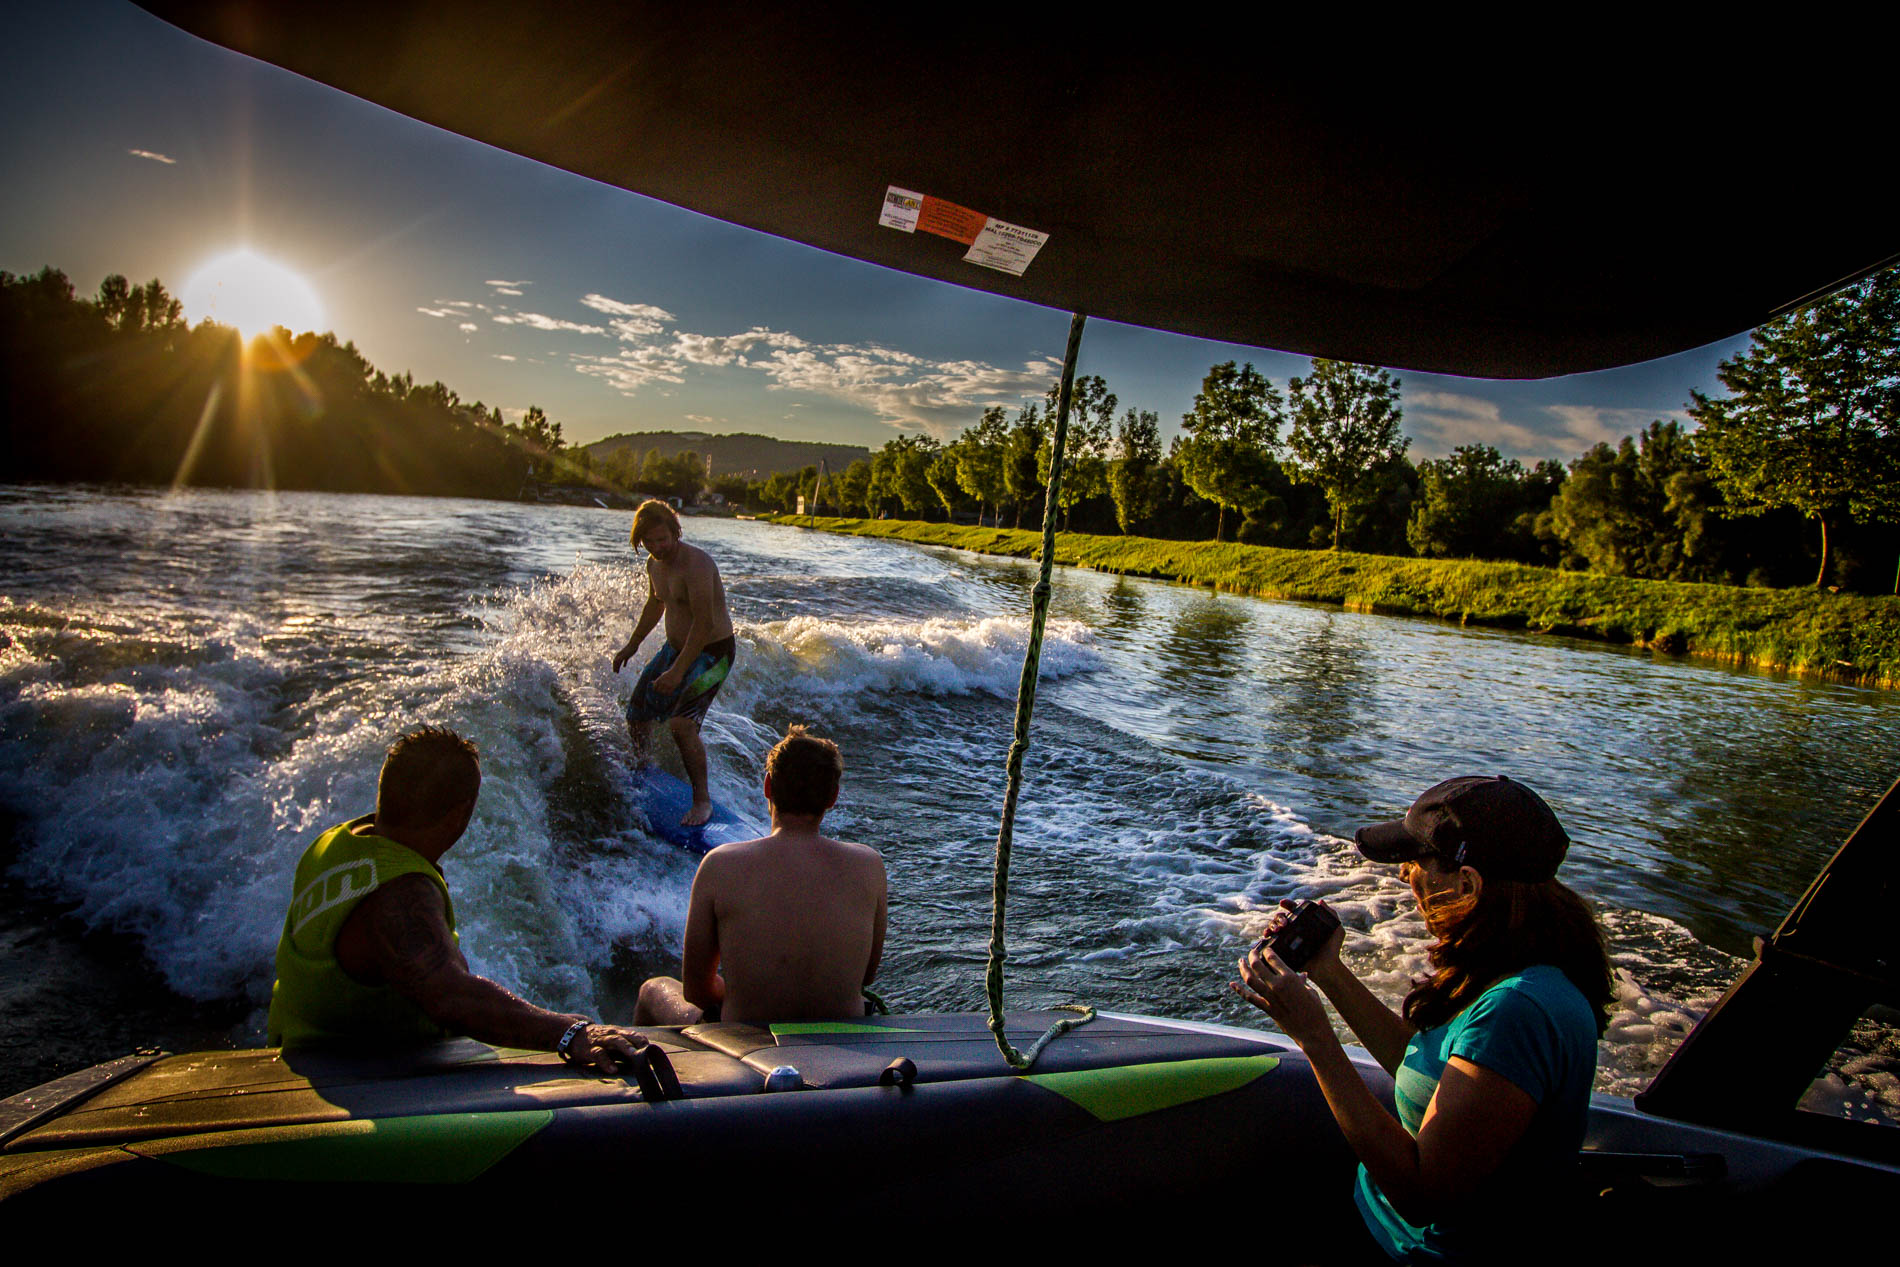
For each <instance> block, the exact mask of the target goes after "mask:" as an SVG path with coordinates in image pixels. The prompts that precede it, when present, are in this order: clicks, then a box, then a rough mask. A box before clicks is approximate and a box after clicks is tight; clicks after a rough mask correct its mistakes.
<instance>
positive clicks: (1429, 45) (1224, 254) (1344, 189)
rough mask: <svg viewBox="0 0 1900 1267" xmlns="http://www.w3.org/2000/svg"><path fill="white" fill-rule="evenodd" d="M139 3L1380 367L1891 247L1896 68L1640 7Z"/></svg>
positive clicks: (890, 235)
mask: <svg viewBox="0 0 1900 1267" xmlns="http://www.w3.org/2000/svg"><path fill="white" fill-rule="evenodd" d="M143 2H144V7H145V8H147V9H149V10H151V11H152V12H153V13H156V14H158V15H159V16H161V17H164V18H166V19H168V20H170V21H172V22H174V23H176V24H178V25H179V26H181V27H183V28H185V29H186V30H188V31H191V32H194V33H196V34H198V35H200V36H203V37H204V38H206V39H209V40H213V41H216V42H217V43H219V44H222V45H225V46H227V47H229V48H232V49H235V50H238V51H240V52H243V53H248V54H251V55H253V56H256V57H259V58H262V59H264V60H266V61H269V62H273V63H275V64H277V65H279V66H282V67H285V68H287V69H289V70H292V71H295V72H297V73H299V74H303V75H307V76H310V77H311V78H314V79H317V80H320V81H322V82H324V83H327V84H331V85H334V86H335V87H337V88H340V89H343V90H344V91H346V92H350V93H354V94H356V95H358V96H361V97H364V98H367V99H368V100H370V101H373V102H377V103H379V104H381V105H384V106H387V107H389V108H391V109H393V110H397V111H400V112H402V113H403V114H406V115H410V116H413V117H415V118H417V119H421V120H425V121H427V122H429V123H433V124H437V125H439V126H441V127H444V128H448V129H450V130H452V131H455V132H458V133H461V134H462V135H464V136H468V137H472V138H474V139H476V140H480V141H485V142H487V143H489V144H491V145H496V146H499V147H502V148H504V149H508V150H512V151H514V152H516V153H519V154H523V155H526V156H528V157H530V158H534V159H538V160H540V161H542V162H546V163H550V164H553V165H555V166H557V167H562V168H565V169H567V170H569V171H573V172H578V173H580V174H582V175H584V176H589V177H593V178H594V179H597V180H601V181H606V182H610V183H612V184H615V185H619V186H622V187H624V188H627V189H631V190H635V191H637V192H639V193H642V194H647V195H650V196H652V197H655V198H660V199H664V200H666V201H667V202H671V203H676V204H678V205H680V206H683V207H689V208H692V209H693V210H695V211H700V212H704V213H706V214H708V215H712V216H717V217H719V218H720V219H723V220H728V221H731V222H732V223H735V224H741V225H746V226H749V227H751V228H755V229H761V230H764V231H766V232H768V233H774V234H778V235H781V236H784V237H787V238H791V239H794V240H796V241H799V242H805V243H809V244H811V245H813V246H817V247H822V248H824V249H826V250H830V251H836V252H839V253H841V254H844V255H849V256H853V257H856V258H858V259H863V260H870V261H873V262H875V263H879V264H885V265H888V266H890V267H892V268H898V269H903V270H905V271H907V272H911V273H916V274H919V275H921V276H925V277H934V278H939V279H942V280H944V281H949V282H954V283H957V284H958V285H963V286H971V287H975V288H978V289H981V290H987V291H994V292H996V293H998V294H1003V295H1011V296H1015V297H1018V298H1021V299H1026V300H1030V301H1032V302H1035V303H1041V304H1048V305H1051V306H1054V307H1058V308H1061V309H1064V310H1070V311H1082V312H1087V313H1089V314H1090V315H1092V316H1098V317H1107V318H1111V319H1114V320H1118V321H1126V322H1132V323H1136V324H1140V325H1145V326H1154V327H1158V328H1161V329H1166V330H1174V331H1179V332H1181V333H1184V334H1193V335H1201V336H1206V337H1210V338H1217V339H1224V340H1228V341H1232V342H1238V343H1248V344H1258V345H1263V346H1270V347H1276V348H1283V349H1287V350H1290V351H1295V352H1302V353H1311V354H1319V355H1326V356H1331V357H1336V358H1342V359H1349V360H1357V361H1367V362H1376V363H1379V364H1384V365H1394V366H1401V367H1406V368H1413V369H1422V370H1434V371H1441V372H1449V373H1459V374H1474V375H1487V376H1497V377H1530V376H1540V375H1548V374H1559V373H1570V372H1575V371H1579V370H1587V369H1598V368H1603V367H1607V366H1611V365H1618V364H1625V363H1628V362H1631V361H1636V360H1643V359H1647V358H1650V357H1655V356H1660V355H1665V354H1668V353H1671V352H1677V351H1682V350H1684V349H1687V348H1691V347H1695V346H1699V345H1701V344H1703V343H1707V342H1710V341H1712V340H1714V339H1718V338H1722V337H1725V336H1728V335H1731V334H1734V333H1737V332H1739V331H1742V330H1746V329H1748V328H1750V327H1751V326H1754V325H1756V324H1759V323H1760V322H1761V321H1763V320H1765V319H1766V318H1768V317H1770V316H1772V315H1773V314H1775V313H1776V312H1777V311H1779V310H1782V309H1784V308H1786V307H1787V306H1789V305H1792V304H1795V303H1798V302H1799V301H1801V300H1802V299H1804V298H1807V297H1809V296H1812V295H1814V294H1816V293H1818V292H1821V291H1825V290H1826V289H1829V288H1831V287H1833V286H1836V285H1838V284H1840V283H1841V282H1843V281H1846V280H1849V279H1851V278H1853V277H1855V276H1857V275H1861V274H1864V273H1865V272H1867V271H1869V270H1871V269H1872V268H1874V267H1877V266H1879V265H1880V264H1882V263H1884V262H1887V261H1889V260H1891V259H1892V258H1894V257H1895V254H1896V252H1897V251H1900V230H1897V229H1896V225H1897V224H1900V219H1897V218H1896V216H1895V215H1894V213H1893V210H1892V208H1891V206H1890V204H1889V203H1888V202H1887V200H1886V197H1885V194H1884V191H1881V190H1879V189H1876V188H1875V187H1874V186H1873V184H1872V177H1870V176H1866V175H1863V173H1864V172H1866V171H1868V170H1869V169H1870V168H1872V167H1874V166H1876V165H1884V164H1883V160H1882V155H1884V154H1885V153H1886V151H1887V149H1888V146H1889V140H1890V133H1891V128H1890V113H1889V110H1888V107H1887V103H1886V98H1885V93H1886V92H1887V88H1886V82H1885V78H1884V76H1883V75H1879V74H1870V73H1865V72H1862V71H1857V70H1854V69H1853V68H1851V67H1842V66H1838V65H1836V64H1835V59H1830V60H1827V61H1822V60H1818V59H1815V58H1813V57H1811V56H1809V55H1808V54H1807V53H1806V52H1804V51H1803V50H1802V49H1801V48H1800V47H1799V46H1798V45H1799V41H1798V39H1797V38H1796V37H1795V36H1792V35H1790V34H1789V33H1788V31H1787V28H1786V27H1780V29H1778V30H1777V31H1776V33H1775V40H1776V44H1775V46H1774V47H1773V48H1772V49H1753V50H1748V49H1741V50H1738V49H1735V48H1728V47H1723V46H1722V45H1721V44H1720V41H1718V40H1716V39H1714V38H1709V39H1703V38H1701V37H1697V38H1695V39H1693V40H1691V39H1686V38H1685V39H1674V40H1672V39H1670V38H1668V37H1667V36H1665V35H1664V34H1662V33H1660V32H1658V31H1656V30H1654V29H1649V30H1632V31H1617V32H1613V33H1610V36H1611V37H1610V38H1606V37H1604V36H1603V35H1602V34H1601V33H1599V35H1598V37H1597V38H1596V39H1594V40H1590V39H1589V38H1588V37H1585V36H1580V35H1578V34H1577V33H1575V32H1566V33H1563V35H1562V36H1561V38H1559V37H1558V36H1556V35H1550V34H1547V35H1546V36H1545V37H1543V38H1541V39H1540V41H1539V42H1537V43H1535V44H1531V43H1523V44H1519V45H1517V46H1513V45H1512V44H1510V43H1509V42H1494V41H1497V40H1499V38H1500V37H1501V36H1502V35H1504V34H1506V33H1505V32H1501V31H1497V30H1490V31H1486V32H1484V35H1485V36H1486V42H1485V43H1484V45H1483V47H1482V48H1481V49H1480V48H1478V47H1476V46H1475V45H1474V44H1473V43H1471V42H1467V41H1466V40H1465V39H1463V38H1447V37H1445V36H1442V35H1440V36H1439V37H1437V38H1433V39H1424V38H1421V37H1420V35H1419V34H1418V33H1417V32H1411V31H1407V30H1403V29H1395V28H1392V27H1388V26H1383V25H1381V24H1380V23H1379V21H1378V20H1375V19H1373V18H1372V17H1371V16H1369V15H1370V12H1371V11H1362V12H1363V13H1365V14H1366V15H1367V16H1364V17H1362V18H1360V19H1355V22H1356V25H1351V26H1347V25H1334V26H1331V27H1319V28H1314V27H1311V26H1306V27H1302V28H1297V29H1296V28H1295V27H1294V26H1293V25H1291V24H1290V23H1288V22H1287V21H1286V20H1285V19H1284V18H1283V17H1281V16H1280V15H1277V14H1266V15H1264V16H1256V17H1254V18H1250V19H1235V18H1229V17H1226V16H1220V17H1215V16H1212V14H1211V13H1190V12H1187V11H1185V10H1181V11H1176V10H1170V9H1166V8H1149V9H1143V10H1125V11H1121V12H1122V13H1123V16H1120V17H1110V16H1109V12H1110V11H1109V9H1108V8H1107V7H1104V6H1096V7H1092V8H1089V9H1086V10H1077V11H1076V12H1075V13H1074V14H1073V15H1065V14H1064V12H1063V11H1062V10H1061V9H1060V8H1056V7H1040V8H1034V7H1024V8H1021V9H1005V8H1000V7H998V8H992V7H981V6H960V7H950V6H919V5H909V6H900V5H885V6H882V7H877V8H872V7H868V6H862V7H861V6H855V5H829V6H824V7H822V8H818V7H816V6H814V7H813V8H812V9H811V10H810V11H801V10H800V9H799V8H797V7H795V6H763V5H721V4H678V3H674V4H665V3H626V2H614V0H577V2H575V3H567V4H534V3H519V2H501V3H496V2H493V0H394V2H386V0H378V2H376V3H362V2H360V0H342V2H338V0H274V2H271V3H264V2H262V0H143ZM1349 12H1351V11H1349V10H1339V14H1340V21H1341V23H1343V22H1344V21H1345V18H1346V16H1347V15H1348V14H1349ZM1555 16H1556V15H1555V14H1554V13H1546V14H1544V15H1543V19H1544V20H1549V19H1553V18H1554V17H1555ZM1474 35H1475V33H1474ZM1851 55H1852V52H1851V50H1843V51H1842V53H1841V54H1840V56H1851ZM892 187H896V188H898V189H900V190H904V191H910V192H914V193H918V194H923V195H928V196H929V197H930V198H932V199H941V200H943V202H944V203H945V204H949V206H948V207H947V208H945V207H933V208H932V209H931V211H932V212H935V211H943V210H948V211H949V212H950V214H951V216H952V217H953V218H954V216H955V214H956V209H957V208H962V209H967V210H968V211H970V212H974V213H976V214H975V216H974V217H973V218H972V219H971V220H970V221H969V224H970V226H971V227H974V226H977V225H981V224H982V223H984V222H985V218H986V217H989V218H994V219H995V220H996V221H1001V222H1004V223H1006V224H1008V225H1013V226H1019V227H1021V228H1024V229H1029V230H1034V231H1036V232H1038V233H1044V234H1047V235H1048V237H1047V241H1046V243H1045V244H1044V245H1042V246H1041V248H1040V250H1039V251H1038V252H1037V253H1036V254H1035V256H1034V258H1033V260H1032V261H1031V262H1030V263H1029V265H1028V267H1027V269H1026V270H1025V271H1024V272H1023V273H1022V274H1021V275H1020V276H1018V275H1015V274H1013V273H1011V272H1007V271H1001V270H998V269H995V268H990V267H985V266H983V265H982V264H978V263H970V262H966V260H965V258H964V257H965V252H966V249H967V248H966V244H965V242H964V241H962V240H955V239H953V238H950V237H944V236H937V235H934V234H932V233H930V232H903V231H900V230H898V229H896V228H891V227H887V226H885V225H883V224H880V221H879V217H880V210H881V208H882V207H883V206H884V203H885V197H886V193H887V190H889V189H891V188H892ZM961 236H962V237H964V238H967V237H968V236H969V233H968V232H967V231H966V232H964V233H963V234H962V235H961Z"/></svg>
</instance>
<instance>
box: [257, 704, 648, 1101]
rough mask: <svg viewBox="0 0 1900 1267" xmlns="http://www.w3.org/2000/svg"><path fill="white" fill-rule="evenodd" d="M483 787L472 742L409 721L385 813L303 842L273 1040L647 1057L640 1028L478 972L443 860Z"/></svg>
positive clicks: (383, 795) (382, 800)
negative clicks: (570, 1010) (462, 943)
mask: <svg viewBox="0 0 1900 1267" xmlns="http://www.w3.org/2000/svg"><path fill="white" fill-rule="evenodd" d="M481 785H482V774H481V766H480V764H479V763H478V760H477V757H476V752H475V745H474V744H472V743H470V742H469V741H468V740H466V739H464V738H462V737H461V736H460V735H457V734H455V733H454V732H453V731H449V730H444V729H441V728H439V727H433V726H428V727H423V728H422V729H420V730H415V731H411V732H410V733H409V734H406V735H404V736H403V737H402V738H400V739H398V740H397V741H396V742H395V743H394V744H393V745H391V747H390V749H389V755H388V756H387V757H386V758H385V759H384V761H383V770H382V774H381V776H380V777H379V778H378V779H377V782H376V812H375V813H374V814H369V815H365V816H364V817H362V818H358V819H353V820H352V821H350V822H347V823H344V824H342V825H341V826H338V827H333V828H331V829H330V830H329V831H326V832H324V833H323V835H321V836H319V837H318V838H317V841H316V843H315V844H313V845H311V846H310V848H309V849H307V850H305V851H304V855H303V858H302V860H301V861H299V862H298V863H297V875H296V879H295V880H294V881H293V882H292V886H291V894H292V896H291V901H290V913H289V914H288V915H286V916H285V918H284V931H283V935H282V936H281V937H280V938H279V939H278V942H277V981H276V984H275V985H273V986H272V987H271V1003H270V1026H269V1035H270V1042H271V1044H272V1045H274V1046H281V1047H284V1048H286V1049H290V1048H299V1047H306V1048H307V1047H318V1046H327V1047H338V1046H343V1047H353V1048H356V1049H359V1050H361V1049H365V1048H370V1049H375V1048H389V1047H400V1046H407V1045H412V1044H415V1043H424V1042H432V1041H435V1040H438V1039H442V1038H447V1037H449V1036H450V1035H454V1034H466V1035H468V1036H469V1037H471V1038H475V1039H479V1040H481V1041H482V1042H485V1043H493V1044H495V1045H496V1046H499V1047H521V1048H527V1049H529V1050H534V1051H556V1052H559V1053H560V1054H561V1058H562V1059H564V1060H566V1061H568V1062H569V1063H572V1064H582V1065H588V1066H591V1067H593V1068H595V1069H598V1070H601V1071H602V1072H604V1073H614V1072H617V1068H618V1066H619V1065H620V1064H622V1063H629V1064H631V1063H633V1062H635V1061H636V1060H638V1059H639V1058H638V1057H636V1056H635V1055H634V1053H635V1051H636V1050H638V1049H639V1048H642V1047H644V1046H646V1044H647V1040H646V1039H645V1038H644V1037H642V1036H641V1035H639V1034H636V1033H634V1032H632V1031H631V1030H624V1029H620V1028H618V1027H615V1026H611V1025H596V1024H593V1023H591V1022H590V1021H589V1020H588V1018H586V1017H584V1016H571V1015H567V1014H564V1013H561V1012H550V1011H548V1010H546V1009H545V1008H539V1007H536V1006H535V1005H534V1004H532V1003H529V1002H528V1001H527V1000H526V999H523V998H521V997H519V996H517V995H515V994H512V993H510V992H509V991H508V990H506V989H503V988H502V987H501V986H499V985H497V984H495V983H494V982H493V981H490V980H487V979H486V978H484V977H478V976H476V975H475V974H474V973H472V972H470V971H469V970H468V961H467V960H466V959H464V958H463V957H462V952H461V949H460V948H459V946H458V944H457V940H456V934H455V905H454V903H453V902H451V901H450V900H449V889H448V885H447V884H446V883H445V882H444V881H443V878H442V867H441V859H442V855H443V854H445V853H447V852H448V851H449V848H450V847H451V846H452V845H454V844H455V842H456V841H458V840H460V839H461V838H462V833H463V832H465V831H467V830H468V823H469V819H470V817H472V816H473V815H474V813H475V798H476V796H477V795H478V794H479V793H480V791H481Z"/></svg>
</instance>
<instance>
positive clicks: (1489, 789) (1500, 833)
mask: <svg viewBox="0 0 1900 1267" xmlns="http://www.w3.org/2000/svg"><path fill="white" fill-rule="evenodd" d="M1353 840H1354V841H1356V842H1357V843H1358V845H1359V852H1360V853H1362V854H1364V855H1365V856H1366V857H1368V858H1370V859H1372V861H1374V862H1406V861H1409V860H1411V859H1413V858H1418V857H1422V856H1424V855H1425V854H1434V855H1436V856H1437V857H1439V858H1442V859H1444V860H1445V862H1447V863H1448V864H1450V865H1451V866H1455V867H1463V866H1469V867H1471V868H1472V869H1473V870H1475V871H1476V872H1477V873H1478V874H1479V875H1482V876H1490V877H1494V878H1497V879H1503V880H1522V881H1524V882H1525V883H1528V884H1536V883H1540V882H1542V881H1544V880H1548V879H1550V878H1551V877H1552V876H1554V875H1556V874H1557V866H1558V864H1559V863H1561V862H1562V861H1563V860H1564V854H1565V853H1567V852H1568V851H1569V849H1570V837H1569V836H1567V835H1565V834H1564V829H1563V824H1562V823H1559V822H1558V821H1557V815H1555V814H1553V813H1552V812H1551V809H1550V806H1548V805H1546V804H1544V798H1543V797H1541V796H1539V795H1538V794H1537V793H1535V792H1533V791H1531V790H1530V789H1529V788H1527V787H1525V786H1524V785H1523V784H1522V783H1518V782H1515V781H1514V780H1511V779H1507V778H1505V777H1504V776H1503V775H1501V774H1500V775H1465V776H1463V777H1461V778H1456V779H1446V780H1445V781H1444V782H1443V783H1440V784H1438V785H1437V786H1435V787H1432V788H1430V789H1428V790H1427V791H1426V792H1425V794H1424V795H1423V796H1421V797H1419V798H1418V799H1417V800H1416V801H1413V802H1412V808H1411V809H1408V810H1406V811H1405V817H1404V818H1400V819H1396V820H1394V821H1393V822H1389V823H1375V824H1373V825H1372V826H1371V827H1361V828H1360V829H1359V830H1358V831H1357V832H1356V833H1355V834H1354V835H1353Z"/></svg>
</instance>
